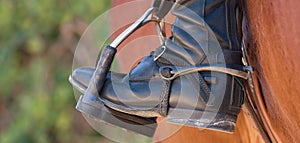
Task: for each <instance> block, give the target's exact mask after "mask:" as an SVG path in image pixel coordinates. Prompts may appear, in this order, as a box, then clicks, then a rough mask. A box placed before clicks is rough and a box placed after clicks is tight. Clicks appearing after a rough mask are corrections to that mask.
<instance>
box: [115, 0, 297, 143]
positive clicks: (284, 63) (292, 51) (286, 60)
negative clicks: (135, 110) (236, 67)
mask: <svg viewBox="0 0 300 143" xmlns="http://www.w3.org/2000/svg"><path fill="white" fill-rule="evenodd" d="M130 2H135V4H133V6H132V7H130V6H128V5H127V6H124V4H126V3H127V4H128V3H130ZM136 3H137V4H136ZM112 6H113V7H118V12H112V13H111V14H110V17H111V18H110V23H111V26H110V30H111V31H113V32H114V34H118V33H120V32H121V31H122V30H124V29H125V27H126V26H128V24H129V23H127V25H126V26H124V23H126V20H127V19H128V17H129V16H130V17H134V18H135V19H137V18H138V17H139V16H141V15H142V14H143V12H144V11H145V10H146V9H147V8H149V7H150V6H151V1H150V0H136V1H134V0H113V1H112ZM244 6H245V7H244V13H245V16H244V20H243V23H244V24H243V33H244V46H245V47H244V48H245V53H246V56H247V59H248V62H249V64H250V65H251V66H253V68H254V72H253V73H251V75H252V79H251V81H250V82H249V87H248V88H247V93H248V94H247V97H246V100H245V104H244V105H243V108H242V111H241V113H240V114H239V117H238V121H237V127H236V131H235V132H234V133H233V134H228V133H221V132H216V131H210V130H199V129H197V128H192V127H182V128H181V129H180V130H178V131H177V132H176V133H174V134H173V135H171V136H169V137H165V133H166V132H167V131H168V130H169V129H172V128H173V127H174V126H175V125H171V124H167V123H165V122H160V123H159V124H158V128H157V130H156V133H155V135H154V137H153V139H154V140H153V141H154V142H164V143H168V142H170V143H175V142H179V143H181V142H187V141H188V142H205V143H207V142H214V143H215V142H217V143H223V142H224V143H228V142H230V143H232V142H243V143H248V142H249V143H250V142H251V143H253V142H255V143H258V142H300V131H299V130H300V110H299V109H300V104H299V103H300V96H298V94H299V93H300V78H299V76H297V75H299V73H298V74H297V71H300V64H299V61H300V53H298V52H299V50H297V49H299V48H297V47H298V46H299V45H300V37H299V35H300V17H299V14H300V1H292V0H251V1H250V0H249V1H247V0H245V1H244ZM167 19H169V20H173V19H174V17H171V16H170V15H168V16H167ZM115 31H117V32H115ZM167 31H170V26H168V29H167ZM155 32H156V31H155V29H154V25H152V24H149V25H147V26H146V27H144V28H142V29H140V30H139V31H137V32H136V33H134V34H133V35H131V36H130V37H129V39H127V40H126V42H125V43H123V44H122V45H121V47H122V49H121V50H120V51H121V52H120V54H118V55H117V60H118V61H122V62H121V63H122V64H120V65H119V68H120V70H121V71H123V72H128V71H129V70H130V68H131V67H132V66H133V63H136V61H138V59H139V58H141V57H143V56H144V55H146V54H147V53H149V51H151V50H153V49H155V48H156V47H158V45H159V44H160V43H159V40H158V39H157V38H155V36H153V35H156V33H155ZM169 35H170V34H169ZM149 41H151V42H149ZM119 63H120V62H119Z"/></svg>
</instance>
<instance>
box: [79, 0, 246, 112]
mask: <svg viewBox="0 0 300 143" xmlns="http://www.w3.org/2000/svg"><path fill="white" fill-rule="evenodd" d="M177 4H178V5H175V6H174V7H173V9H172V14H173V15H175V16H176V21H175V23H174V24H173V27H172V37H171V38H170V39H168V40H166V42H165V46H166V47H167V48H166V51H165V53H163V54H162V56H161V57H160V58H159V59H158V61H155V62H154V60H153V58H154V55H153V54H150V55H148V56H146V57H145V58H144V59H143V60H142V62H141V63H140V64H138V65H137V66H136V67H135V68H134V69H132V70H131V71H130V73H129V74H127V75H126V74H119V73H114V72H110V73H109V74H108V75H107V77H106V82H105V84H104V86H103V88H102V90H101V91H100V93H99V94H100V98H101V99H102V101H103V102H104V103H105V104H106V105H107V106H109V107H111V108H113V109H116V110H118V111H122V112H125V113H130V114H135V115H140V116H145V117H149V116H150V117H151V116H157V114H160V115H162V114H161V113H160V112H159V108H160V107H161V102H162V100H161V99H162V97H164V96H165V95H161V93H162V91H163V90H164V89H163V88H164V87H163V79H162V78H161V77H160V74H159V72H158V69H159V67H160V66H162V65H175V66H178V67H184V66H191V65H202V64H226V65H227V64H233V65H234V64H236V65H241V64H242V60H241V51H240V42H239V39H240V36H241V35H239V34H238V31H239V28H240V27H239V28H237V27H238V26H237V24H238V23H239V22H237V20H236V17H239V16H235V13H236V9H237V7H238V3H237V1H236V0H211V1H205V0H179V1H177ZM179 4H181V5H179ZM161 51H162V50H161V49H160V48H158V49H157V50H156V51H155V53H154V54H155V56H157V55H158V54H159V53H160V52H161ZM77 70H84V69H77ZM88 71H91V69H89V70H86V71H82V73H84V74H87V72H88ZM77 73H80V72H78V71H77ZM75 76H76V75H75ZM77 77H78V78H79V77H80V78H81V77H82V78H87V77H89V76H82V75H80V76H77ZM205 77H214V78H216V83H215V84H208V83H210V82H206V81H205V80H204V79H205ZM78 80H79V81H88V80H87V79H78ZM242 86H243V83H242V80H240V79H239V78H236V77H233V76H231V75H227V74H224V73H216V72H201V73H197V72H196V73H193V74H188V75H185V76H181V77H179V78H176V79H175V80H174V81H172V84H171V90H170V94H169V95H167V96H169V108H180V109H189V110H198V111H203V110H206V111H211V112H218V113H224V114H225V113H228V114H229V113H230V114H233V115H237V114H238V113H239V111H240V107H241V105H242V103H243V96H244V95H243V88H242ZM155 113H157V114H155ZM163 116H164V115H163Z"/></svg>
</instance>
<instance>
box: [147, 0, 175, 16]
mask: <svg viewBox="0 0 300 143" xmlns="http://www.w3.org/2000/svg"><path fill="white" fill-rule="evenodd" d="M174 3H175V0H153V5H152V7H153V8H154V9H155V12H154V15H155V16H156V17H157V18H158V19H163V18H164V17H165V16H166V15H167V14H168V13H169V11H170V10H171V8H172V7H173V4H174Z"/></svg>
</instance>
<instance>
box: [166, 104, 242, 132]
mask: <svg viewBox="0 0 300 143" xmlns="http://www.w3.org/2000/svg"><path fill="white" fill-rule="evenodd" d="M236 120H237V116H235V115H229V114H221V113H213V112H208V111H199V110H195V111H191V110H188V109H177V108H170V109H169V114H168V116H167V121H168V122H170V123H174V124H180V125H186V126H191V127H198V128H203V129H209V130H215V131H220V132H225V133H231V134H232V133H233V132H234V130H235V126H236Z"/></svg>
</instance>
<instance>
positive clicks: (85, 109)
mask: <svg viewBox="0 0 300 143" xmlns="http://www.w3.org/2000/svg"><path fill="white" fill-rule="evenodd" d="M69 80H70V82H71V83H72V84H73V85H80V86H79V87H80V89H77V90H79V91H80V92H81V91H84V90H83V89H84V88H83V87H84V85H82V84H81V83H79V82H77V81H76V80H74V79H73V78H72V77H70V78H69ZM75 87H76V86H75ZM76 109H77V110H78V111H80V112H81V113H83V114H85V115H86V116H88V117H89V118H92V119H94V120H95V121H96V122H98V123H104V124H107V125H110V126H112V127H120V128H122V129H124V130H127V131H131V132H134V133H138V134H142V135H145V136H148V137H152V136H153V135H154V132H155V130H156V127H157V123H156V118H144V117H139V116H135V115H130V114H126V113H121V112H118V111H115V110H113V109H111V108H109V107H107V106H105V105H104V104H103V103H102V102H91V103H86V102H84V101H83V95H82V96H80V98H79V100H78V101H77V105H76Z"/></svg>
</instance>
